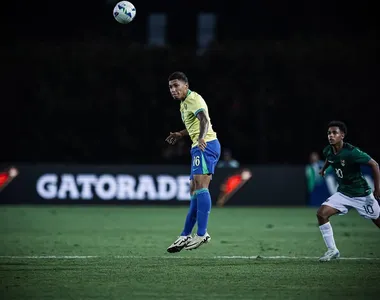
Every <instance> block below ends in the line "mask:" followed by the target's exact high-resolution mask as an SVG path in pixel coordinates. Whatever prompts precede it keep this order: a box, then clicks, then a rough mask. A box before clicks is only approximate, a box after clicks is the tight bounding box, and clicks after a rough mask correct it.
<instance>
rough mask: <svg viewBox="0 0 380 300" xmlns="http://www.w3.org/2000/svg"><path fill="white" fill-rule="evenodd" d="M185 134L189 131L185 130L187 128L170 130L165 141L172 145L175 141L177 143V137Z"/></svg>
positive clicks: (179, 137)
mask: <svg viewBox="0 0 380 300" xmlns="http://www.w3.org/2000/svg"><path fill="white" fill-rule="evenodd" d="M187 135H189V132H188V131H187V129H183V130H181V131H176V132H170V134H169V136H168V137H167V138H166V139H165V141H166V142H167V143H169V144H170V145H174V144H175V143H177V141H178V140H179V139H181V138H183V137H184V136H187Z"/></svg>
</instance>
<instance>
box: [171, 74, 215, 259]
mask: <svg viewBox="0 0 380 300" xmlns="http://www.w3.org/2000/svg"><path fill="white" fill-rule="evenodd" d="M169 90H170V93H171V95H172V97H173V98H174V99H175V100H178V101H180V112H181V117H182V122H183V123H184V125H185V128H186V129H184V130H182V131H179V132H170V135H169V136H168V137H167V138H166V141H167V142H168V143H169V144H175V143H176V142H177V140H178V139H180V138H182V137H184V136H189V137H190V139H191V141H192V146H191V151H190V154H191V171H190V194H191V199H190V208H189V212H188V214H187V217H186V220H185V226H184V229H183V231H182V233H181V234H180V236H179V237H178V238H177V239H176V240H175V241H174V243H173V244H171V245H170V246H169V247H168V249H167V251H168V252H170V253H174V252H179V251H181V250H182V249H183V248H185V249H186V250H192V249H196V248H198V247H199V246H201V245H203V244H205V243H207V242H209V240H210V239H211V238H210V235H209V234H208V233H207V224H208V217H209V214H210V210H211V196H210V193H209V190H208V186H209V184H210V180H211V176H212V174H213V173H214V170H215V166H216V164H217V163H218V161H219V157H220V144H219V141H218V139H217V137H216V132H215V131H214V130H213V128H212V125H211V120H210V116H209V113H208V107H207V104H206V102H205V101H204V100H203V98H202V96H201V95H199V94H198V93H196V92H194V91H191V90H190V89H189V82H188V79H187V77H186V75H185V74H184V73H182V72H175V73H173V74H171V75H170V76H169ZM195 223H197V225H198V229H197V234H196V235H195V236H194V237H192V236H191V232H192V230H193V227H194V225H195Z"/></svg>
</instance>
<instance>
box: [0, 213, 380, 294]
mask: <svg viewBox="0 0 380 300" xmlns="http://www.w3.org/2000/svg"><path fill="white" fill-rule="evenodd" d="M186 212H187V208H185V207H161V206H160V207H132V206H117V207H115V206H110V207H105V206H103V207H99V206H71V207H64V206H17V207H16V206H0V238H1V247H0V288H1V294H0V295H1V299H210V300H214V299H215V300H216V299H308V300H311V299H342V300H343V299H378V296H379V291H380V288H379V285H378V282H379V278H380V232H379V229H378V228H376V227H375V226H374V225H373V224H372V223H371V222H370V221H368V220H365V219H362V218H361V217H359V216H358V215H357V213H356V212H354V211H352V212H350V213H349V214H348V215H346V216H336V217H333V218H332V220H331V221H332V222H331V223H332V225H333V229H334V234H335V240H336V243H337V246H338V248H339V249H340V251H341V255H342V259H341V260H339V261H333V262H330V263H319V262H318V260H317V257H319V256H320V255H322V254H323V253H324V251H325V245H324V242H323V240H322V237H321V234H320V232H319V229H318V227H317V224H316V217H315V212H316V209H310V208H229V207H226V208H213V210H212V212H211V215H210V223H209V233H210V235H211V237H212V239H211V242H210V243H209V244H207V245H204V246H202V247H200V248H199V249H197V250H193V251H185V250H184V251H182V252H180V253H176V254H169V253H167V252H166V248H167V247H168V246H169V245H170V244H171V243H172V242H173V241H174V239H175V238H176V236H177V235H178V234H179V233H180V231H181V229H182V226H183V222H184V218H185V215H186Z"/></svg>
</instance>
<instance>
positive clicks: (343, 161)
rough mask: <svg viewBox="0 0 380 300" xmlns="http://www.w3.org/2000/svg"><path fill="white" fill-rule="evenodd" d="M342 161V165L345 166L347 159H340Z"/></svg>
mask: <svg viewBox="0 0 380 300" xmlns="http://www.w3.org/2000/svg"><path fill="white" fill-rule="evenodd" d="M340 163H341V165H342V167H344V166H345V165H346V161H345V160H343V159H342V160H341V161H340Z"/></svg>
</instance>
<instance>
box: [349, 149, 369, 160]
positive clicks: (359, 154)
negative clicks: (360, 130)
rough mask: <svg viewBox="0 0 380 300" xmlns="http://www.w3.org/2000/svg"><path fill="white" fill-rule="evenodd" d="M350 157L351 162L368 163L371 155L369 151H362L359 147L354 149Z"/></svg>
mask: <svg viewBox="0 0 380 300" xmlns="http://www.w3.org/2000/svg"><path fill="white" fill-rule="evenodd" d="M350 158H351V162H353V163H358V164H366V163H368V162H369V161H370V160H371V157H370V156H369V155H368V154H367V153H365V152H363V151H361V150H360V149H358V148H355V149H354V150H352V152H351V157H350Z"/></svg>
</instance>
